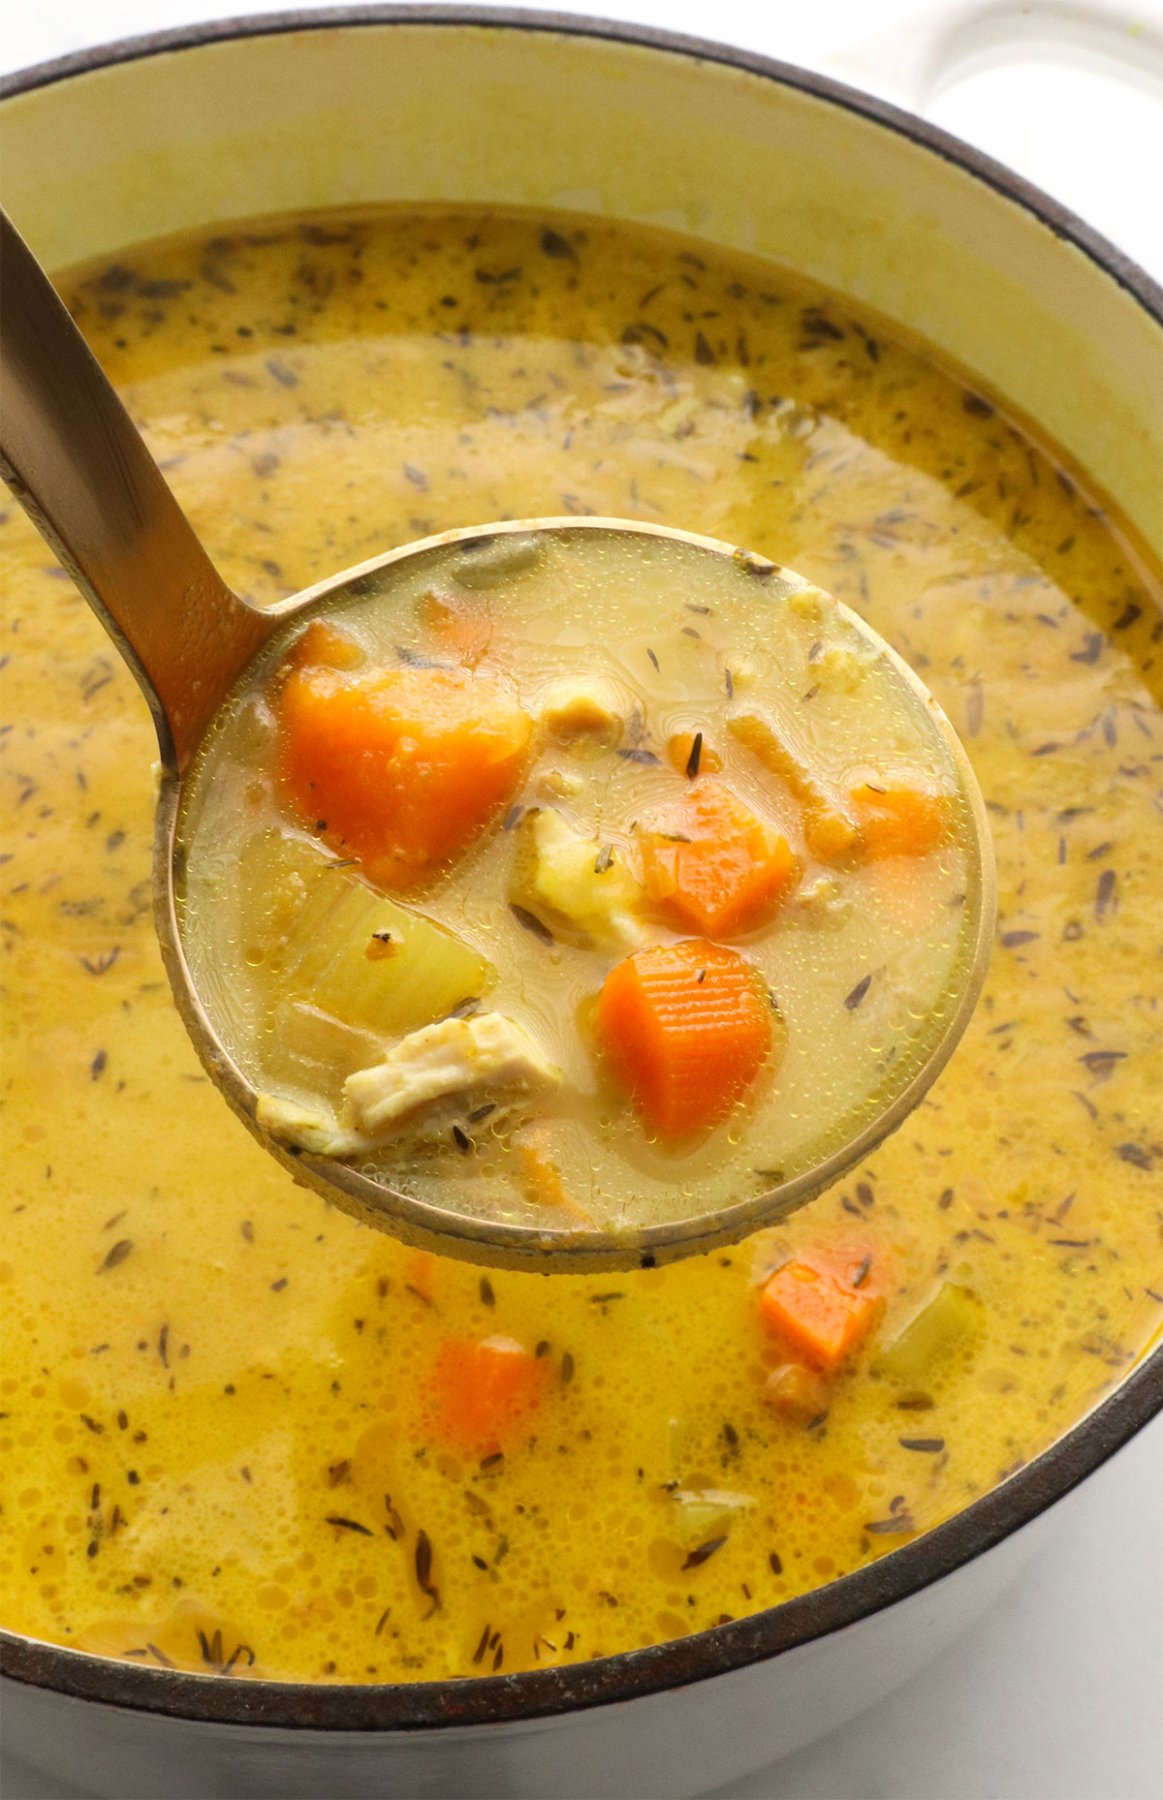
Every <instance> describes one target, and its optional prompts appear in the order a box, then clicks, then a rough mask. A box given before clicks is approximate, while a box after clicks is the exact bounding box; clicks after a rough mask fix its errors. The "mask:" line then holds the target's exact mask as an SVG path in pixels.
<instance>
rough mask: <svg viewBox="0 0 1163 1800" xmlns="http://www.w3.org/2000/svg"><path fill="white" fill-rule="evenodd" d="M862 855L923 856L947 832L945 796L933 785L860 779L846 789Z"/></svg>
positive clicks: (871, 857)
mask: <svg viewBox="0 0 1163 1800" xmlns="http://www.w3.org/2000/svg"><path fill="white" fill-rule="evenodd" d="M848 798H849V800H850V801H851V803H852V807H853V810H854V812H855V814H856V818H857V822H858V824H859V826H860V845H861V850H862V852H863V854H864V856H865V857H866V858H867V859H868V860H869V861H875V860H877V859H878V858H879V857H882V856H927V855H928V854H929V852H930V850H935V849H936V848H937V845H938V844H940V843H941V842H942V841H943V840H944V839H945V838H946V837H948V835H949V828H950V818H949V797H948V795H947V794H943V793H940V792H939V791H938V790H937V789H935V788H927V787H923V786H917V787H908V786H904V785H902V784H900V783H892V784H891V785H890V784H889V783H887V782H886V783H885V784H884V785H881V783H880V782H877V781H862V782H860V783H859V785H858V786H856V787H853V788H851V789H850V790H849V794H848Z"/></svg>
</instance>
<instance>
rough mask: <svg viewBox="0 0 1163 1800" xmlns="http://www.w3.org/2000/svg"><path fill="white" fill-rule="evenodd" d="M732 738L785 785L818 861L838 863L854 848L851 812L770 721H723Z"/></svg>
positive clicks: (748, 716)
mask: <svg viewBox="0 0 1163 1800" xmlns="http://www.w3.org/2000/svg"><path fill="white" fill-rule="evenodd" d="M727 724H728V729H729V730H730V732H731V734H732V736H733V737H735V738H737V739H738V740H739V742H740V743H741V744H742V745H743V746H744V747H745V748H746V749H748V750H750V751H751V753H752V755H753V756H755V757H757V758H758V759H759V761H760V762H761V763H762V764H763V766H764V768H765V769H768V770H769V771H770V772H771V774H773V775H778V776H779V778H780V780H781V781H784V782H786V783H787V786H788V787H789V788H790V789H791V792H792V793H793V794H794V795H795V798H796V799H797V800H798V801H799V803H800V805H801V807H802V808H803V819H804V842H805V843H806V845H807V847H808V849H809V851H810V852H811V854H812V855H813V856H814V857H817V858H818V859H819V861H820V862H826V863H833V862H839V861H840V859H841V858H842V857H845V856H848V855H849V854H850V853H851V852H852V851H853V850H855V849H856V847H857V844H858V841H859V831H858V828H857V824H856V821H855V819H854V818H853V817H852V815H851V812H850V811H849V810H848V809H847V808H846V807H845V806H844V804H843V803H842V801H841V799H840V797H839V795H838V794H836V793H834V792H833V791H832V790H831V788H830V787H829V785H828V783H827V782H825V781H823V780H822V779H821V778H820V777H819V776H818V775H817V774H816V773H815V772H814V771H813V770H812V769H810V768H809V767H808V765H807V763H806V762H805V761H804V759H803V757H802V756H801V755H800V754H799V753H798V752H797V751H796V750H795V749H793V747H792V745H791V744H790V743H788V742H787V740H786V738H785V737H784V736H782V735H781V733H780V732H779V731H777V730H776V728H775V726H774V725H773V724H772V723H771V721H770V719H762V718H760V717H759V716H758V714H756V713H740V714H737V715H736V716H735V717H734V718H732V719H729V720H728V721H727Z"/></svg>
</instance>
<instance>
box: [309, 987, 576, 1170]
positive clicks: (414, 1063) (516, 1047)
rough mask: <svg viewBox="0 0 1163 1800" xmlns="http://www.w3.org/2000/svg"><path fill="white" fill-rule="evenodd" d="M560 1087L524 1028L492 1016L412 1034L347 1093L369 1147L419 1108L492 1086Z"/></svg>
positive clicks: (350, 1082) (446, 1022)
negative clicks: (380, 1135)
mask: <svg viewBox="0 0 1163 1800" xmlns="http://www.w3.org/2000/svg"><path fill="white" fill-rule="evenodd" d="M560 1080H561V1073H560V1071H559V1070H558V1069H556V1068H554V1066H553V1064H552V1063H550V1062H548V1061H547V1060H546V1059H545V1057H544V1056H542V1054H541V1052H540V1050H539V1049H538V1048H537V1045H536V1044H535V1043H534V1041H533V1039H532V1038H531V1037H530V1036H529V1033H528V1032H527V1031H526V1030H525V1029H524V1027H523V1026H521V1025H517V1024H515V1023H514V1022H513V1020H512V1019H507V1018H506V1017H505V1015H504V1014H503V1013H495V1012H490V1013H477V1014H476V1015H475V1016H474V1017H473V1018H471V1019H442V1020H441V1021H440V1022H439V1024H436V1025H425V1026H424V1027H423V1028H422V1030H420V1031H413V1032H410V1033H409V1035H408V1036H407V1037H406V1038H403V1039H402V1040H401V1042H400V1043H398V1044H396V1045H395V1047H394V1048H393V1049H391V1050H389V1052H388V1054H387V1056H386V1057H385V1058H384V1060H383V1062H381V1063H376V1064H374V1065H373V1067H371V1068H370V1069H357V1070H356V1072H355V1074H354V1075H349V1076H348V1078H347V1080H346V1081H345V1082H344V1084H343V1091H344V1097H345V1100H346V1102H347V1107H348V1110H349V1113H350V1117H351V1119H352V1122H353V1124H354V1125H355V1126H356V1127H357V1128H358V1129H359V1130H360V1131H361V1132H363V1133H365V1134H366V1136H365V1142H366V1139H367V1138H374V1137H376V1136H377V1135H378V1134H379V1133H380V1132H382V1131H383V1130H384V1129H385V1127H386V1126H388V1125H391V1124H393V1123H394V1122H395V1121H396V1120H397V1119H400V1118H403V1117H404V1115H405V1114H407V1113H411V1112H414V1111H416V1109H417V1108H418V1107H422V1106H428V1105H430V1104H431V1103H432V1102H433V1101H435V1100H444V1099H447V1098H448V1097H449V1096H450V1095H452V1094H460V1093H464V1092H466V1091H468V1090H469V1089H472V1088H476V1087H481V1086H482V1085H483V1084H484V1083H486V1082H487V1083H488V1084H489V1085H490V1086H492V1085H496V1086H502V1087H510V1086H514V1085H519V1086H521V1087H526V1088H528V1087H556V1086H557V1085H558V1083H559V1082H560Z"/></svg>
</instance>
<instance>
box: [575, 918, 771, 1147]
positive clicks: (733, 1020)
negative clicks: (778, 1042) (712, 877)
mask: <svg viewBox="0 0 1163 1800" xmlns="http://www.w3.org/2000/svg"><path fill="white" fill-rule="evenodd" d="M596 1022H597V1032H598V1040H599V1042H600V1044H601V1046H602V1049H603V1050H604V1052H605V1055H606V1058H607V1060H608V1062H609V1065H610V1068H611V1069H612V1070H613V1073H614V1075H615V1077H616V1078H617V1080H618V1082H619V1083H620V1085H621V1086H622V1087H623V1088H624V1089H625V1090H626V1092H627V1093H628V1094H629V1096H630V1098H631V1100H632V1101H633V1103H634V1106H635V1107H636V1109H637V1111H638V1112H639V1114H640V1115H641V1117H642V1118H643V1119H644V1120H645V1122H646V1124H647V1125H648V1126H649V1127H650V1128H651V1129H652V1130H653V1131H656V1132H657V1133H658V1135H659V1136H660V1137H664V1138H678V1137H685V1136H686V1135H687V1134H688V1133H689V1132H692V1131H702V1130H705V1129H706V1128H707V1127H708V1126H711V1125H717V1124H719V1123H721V1122H722V1120H723V1119H725V1118H726V1117H727V1114H728V1113H729V1112H730V1111H731V1109H732V1108H733V1107H734V1105H735V1103H736V1101H738V1100H741V1099H742V1097H743V1095H744V1094H745V1093H746V1092H747V1090H748V1088H749V1087H750V1086H751V1084H752V1082H753V1081H754V1080H755V1077H756V1076H757V1075H758V1073H759V1071H760V1068H761V1067H762V1065H763V1062H764V1060H765V1058H766V1057H767V1055H768V1053H769V1051H770V1049H771V1045H772V1038H773V1035H774V1033H773V1025H774V1018H773V1014H772V1010H771V1006H770V1003H769V1002H768V999H767V997H766V995H765V994H763V993H762V992H761V991H760V987H759V983H758V980H757V978H756V974H755V971H754V969H753V968H752V967H751V965H750V963H748V962H746V961H744V959H743V957H741V956H740V955H739V953H738V951H735V950H727V949H725V948H724V947H723V946H722V945H720V944H709V943H707V942H706V940H705V939H703V938H687V939H685V940H684V941H683V942H682V943H680V944H658V945H656V946H655V947H654V948H652V949H649V950H638V951H636V952H635V954H634V955H633V956H628V957H627V958H626V960H625V961H624V962H620V963H619V964H618V965H617V967H616V968H614V969H612V970H611V971H610V973H609V975H608V976H607V977H606V982H605V986H604V987H603V988H602V992H601V995H600V996H599V999H598V1009H597V1021H596Z"/></svg>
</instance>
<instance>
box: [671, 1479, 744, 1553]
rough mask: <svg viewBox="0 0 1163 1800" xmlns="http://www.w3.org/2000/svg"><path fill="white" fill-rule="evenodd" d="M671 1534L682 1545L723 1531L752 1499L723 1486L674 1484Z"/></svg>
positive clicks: (692, 1543)
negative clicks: (676, 1486)
mask: <svg viewBox="0 0 1163 1800" xmlns="http://www.w3.org/2000/svg"><path fill="white" fill-rule="evenodd" d="M670 1500H671V1504H672V1507H673V1512H672V1518H673V1520H674V1526H675V1536H676V1537H677V1539H678V1541H679V1542H680V1543H681V1544H682V1545H683V1547H684V1548H690V1547H693V1546H694V1545H696V1544H703V1543H706V1542H707V1540H708V1539H710V1538H716V1537H719V1536H721V1535H725V1534H726V1533H727V1532H728V1531H730V1529H731V1526H732V1525H733V1524H734V1523H735V1521H736V1520H737V1519H738V1518H740V1517H741V1516H742V1515H743V1514H744V1513H747V1512H750V1511H751V1509H752V1508H753V1507H754V1505H755V1501H754V1499H753V1498H752V1496H751V1495H750V1494H737V1493H732V1492H731V1491H730V1490H729V1489H725V1488H676V1489H675V1491H674V1492H673V1493H672V1494H671V1496H670Z"/></svg>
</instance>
